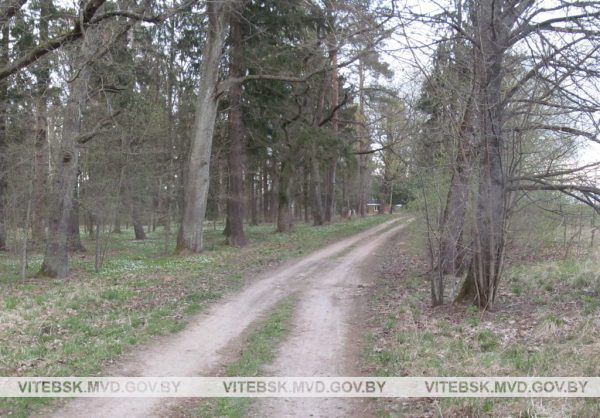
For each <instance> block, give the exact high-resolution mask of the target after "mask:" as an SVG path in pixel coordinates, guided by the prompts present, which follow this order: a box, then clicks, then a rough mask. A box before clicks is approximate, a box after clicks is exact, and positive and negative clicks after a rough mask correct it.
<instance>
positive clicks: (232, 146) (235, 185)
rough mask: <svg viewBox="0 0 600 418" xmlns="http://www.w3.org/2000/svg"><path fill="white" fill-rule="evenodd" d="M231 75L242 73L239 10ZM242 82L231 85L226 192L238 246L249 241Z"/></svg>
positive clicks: (234, 18) (230, 239) (232, 240)
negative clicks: (246, 217)
mask: <svg viewBox="0 0 600 418" xmlns="http://www.w3.org/2000/svg"><path fill="white" fill-rule="evenodd" d="M230 22H231V23H230V26H231V37H230V41H231V49H230V63H229V73H230V77H233V78H241V77H242V76H243V62H242V61H243V55H244V51H243V44H242V22H241V18H240V15H239V12H236V13H231V21H230ZM243 137H244V122H243V119H242V84H241V82H236V83H233V84H232V85H231V87H230V88H229V188H228V193H227V225H228V227H229V228H228V230H227V235H226V241H227V244H229V245H233V246H236V247H242V246H244V245H246V243H247V241H246V236H245V235H244V175H243V167H242V164H243V152H244V147H243V139H244V138H243Z"/></svg>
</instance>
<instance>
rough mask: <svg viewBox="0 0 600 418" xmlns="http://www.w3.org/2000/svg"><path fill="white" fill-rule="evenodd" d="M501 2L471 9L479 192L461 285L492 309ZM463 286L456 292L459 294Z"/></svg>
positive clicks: (500, 234)
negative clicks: (467, 268)
mask: <svg viewBox="0 0 600 418" xmlns="http://www.w3.org/2000/svg"><path fill="white" fill-rule="evenodd" d="M501 7H502V5H501V4H498V3H495V2H494V1H493V0H485V1H482V2H481V3H477V5H476V7H475V8H474V10H473V21H474V22H475V23H476V26H475V30H476V37H477V39H478V40H479V42H480V44H479V45H478V46H477V47H476V48H475V83H476V96H475V97H476V99H477V106H476V108H477V109H478V115H477V129H476V133H477V135H479V143H480V150H479V153H480V155H479V193H478V196H477V215H476V228H477V232H476V235H475V243H474V246H475V248H474V255H473V259H472V262H471V267H470V271H469V274H468V275H467V281H471V282H472V283H466V284H465V285H464V286H463V287H466V288H473V287H474V288H475V295H476V296H475V303H476V304H477V305H478V306H479V307H481V308H483V309H493V307H494V302H495V299H496V296H497V293H498V292H497V290H498V284H499V282H500V277H501V275H502V268H503V262H504V245H505V231H504V229H505V223H506V216H507V210H506V200H505V174H504V170H503V167H502V147H503V137H502V135H503V134H502V129H503V122H504V109H503V107H502V106H503V104H502V78H503V72H502V66H503V57H504V52H505V45H503V44H502V42H503V40H506V39H508V34H507V31H509V30H510V27H506V25H505V24H503V22H501V21H500V20H501V19H502V10H501V9H500V8H501ZM462 293H463V292H461V294H462Z"/></svg>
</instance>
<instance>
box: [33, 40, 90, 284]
mask: <svg viewBox="0 0 600 418" xmlns="http://www.w3.org/2000/svg"><path fill="white" fill-rule="evenodd" d="M80 48H81V50H80V51H83V50H84V48H86V46H85V45H84V44H82V45H81V47H80ZM80 61H81V62H84V61H83V60H77V61H76V62H80ZM89 76H90V71H89V67H88V66H87V65H84V66H83V67H82V69H81V70H80V71H79V73H78V76H77V77H75V79H74V80H73V81H72V83H71V91H70V93H69V98H68V100H67V103H66V105H65V108H64V112H65V113H64V121H63V132H62V141H61V146H60V150H59V153H58V161H56V165H55V167H56V171H57V173H56V175H55V177H54V180H53V181H52V183H53V187H52V193H50V195H49V196H50V199H49V205H48V206H49V220H48V238H47V241H46V251H45V253H44V262H43V263H42V268H41V270H40V274H41V275H44V276H49V277H66V276H67V275H68V274H69V255H68V249H67V245H68V237H69V230H70V225H71V212H72V205H73V190H74V189H75V187H76V185H77V175H78V171H79V144H78V143H77V137H78V136H79V134H80V132H81V113H82V108H83V107H84V106H85V103H86V99H87V87H88V80H89Z"/></svg>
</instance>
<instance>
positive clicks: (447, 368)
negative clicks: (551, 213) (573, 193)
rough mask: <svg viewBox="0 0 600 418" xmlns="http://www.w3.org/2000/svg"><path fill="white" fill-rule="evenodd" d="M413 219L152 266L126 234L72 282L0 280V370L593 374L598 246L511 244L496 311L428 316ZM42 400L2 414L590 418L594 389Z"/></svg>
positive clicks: (257, 238)
mask: <svg viewBox="0 0 600 418" xmlns="http://www.w3.org/2000/svg"><path fill="white" fill-rule="evenodd" d="M421 227H422V226H420V225H419V223H418V222H410V219H409V216H408V215H405V216H402V217H398V218H390V217H371V218H367V219H364V220H358V221H353V222H345V223H339V224H334V225H330V226H327V227H324V228H313V227H310V226H305V225H299V226H298V227H297V229H296V231H295V232H293V233H291V234H286V235H281V234H273V233H271V232H270V231H269V232H267V229H266V227H259V228H258V229H253V228H249V236H250V238H251V245H250V246H249V247H248V248H246V249H244V250H241V251H240V250H238V249H229V248H228V247H226V246H223V245H221V244H219V243H217V242H218V241H219V240H222V238H221V237H220V236H219V235H217V232H216V231H215V232H214V235H213V236H212V237H211V236H210V234H209V242H213V243H214V247H213V248H212V249H210V250H209V251H207V252H206V253H205V254H202V255H199V256H192V257H191V258H190V257H166V256H165V257H164V258H161V257H157V253H156V251H159V250H158V249H157V248H155V249H154V252H153V251H151V250H147V251H146V252H140V251H139V249H130V246H131V245H140V246H145V245H150V244H149V243H145V244H142V243H137V244H131V243H128V244H126V246H125V247H124V248H122V249H121V250H120V252H119V257H121V258H124V259H125V260H124V261H119V262H115V264H114V265H115V266H116V267H115V268H114V269H113V270H111V269H108V270H107V271H108V273H106V276H103V275H101V274H100V275H98V274H95V275H93V274H92V273H89V274H90V275H89V276H86V274H87V273H85V272H86V270H85V269H84V268H81V267H76V270H75V271H76V272H79V274H81V276H80V275H77V274H76V275H75V278H74V279H71V280H69V281H56V282H52V281H50V282H49V283H47V282H40V281H39V280H37V279H30V280H28V281H26V282H24V283H23V282H14V281H13V282H11V285H10V286H8V287H7V290H8V292H5V294H4V295H2V296H0V298H3V299H0V301H1V303H2V304H3V305H0V306H3V309H0V319H1V320H0V340H1V341H0V343H1V344H0V359H1V361H2V363H0V368H2V370H1V374H3V375H56V376H59V375H108V376H110V375H128V376H168V375H171V376H202V375H205V376H277V375H279V376H294V375H295V376H598V375H600V363H598V361H597V358H598V356H599V355H600V298H599V297H598V296H599V294H600V253H598V251H597V249H596V250H590V251H583V252H578V254H579V256H578V257H573V256H572V255H565V254H564V251H563V250H562V249H561V248H560V246H556V247H553V246H552V245H547V246H543V248H542V247H539V248H536V249H532V248H523V247H520V246H519V245H518V244H514V243H513V244H511V246H510V248H509V252H508V254H507V259H508V266H507V271H506V274H505V277H504V281H503V282H502V285H501V293H500V295H499V300H498V305H497V308H496V309H495V310H494V311H493V312H483V313H482V312H480V311H479V310H477V309H475V308H473V307H467V306H453V305H445V306H442V307H438V308H435V309H434V308H431V306H430V301H429V282H428V279H427V269H428V267H427V261H426V260H425V259H424V258H423V254H425V251H424V247H423V245H424V243H423V236H424V234H423V231H422V230H420V228H421ZM119 245H121V244H119ZM159 245H160V244H159ZM319 248H320V249H319ZM116 251H119V250H116ZM310 251H314V252H310ZM307 253H308V255H306V256H304V257H302V258H300V259H298V258H294V257H295V256H298V255H302V254H307ZM115 258H116V259H117V260H118V258H117V254H114V255H113V258H111V259H115ZM290 258H293V259H290ZM111 259H109V261H110V260H111ZM286 259H287V261H285V262H283V263H281V262H282V261H284V260H286ZM88 261H89V260H88ZM136 261H137V263H136ZM0 262H1V260H0ZM108 266H109V267H110V266H111V264H110V263H109V264H108ZM119 266H123V268H127V269H130V270H131V269H132V268H133V269H139V271H134V272H132V271H129V272H126V273H124V272H123V271H122V270H121V268H120V267H119ZM132 266H133V267H132ZM174 266H175V267H174ZM90 278H93V279H94V280H93V281H91V280H90ZM192 278H194V279H195V280H192ZM448 287H450V286H448ZM448 291H449V292H450V289H448ZM447 296H448V297H449V296H450V295H447ZM30 311H33V312H30ZM198 312H199V313H198ZM28 313H29V315H27V314H28ZM36 315H38V316H37V317H36ZM40 315H41V320H36V318H39V317H40ZM11 321H12V322H11ZM19 324H21V325H23V326H22V327H21V328H18V325H19ZM27 344H29V346H28V345H27ZM32 353H33V354H32ZM35 355H37V356H38V357H35ZM27 356H29V357H27ZM25 358H30V359H31V360H30V361H25V360H22V359H25ZM15 359H21V360H19V361H16V360H15ZM11 367H12V368H11ZM2 402H4V403H2ZM43 402H45V401H44V400H43V399H37V400H36V399H32V398H29V399H27V398H17V399H12V400H2V401H0V416H4V415H10V416H26V415H29V414H30V413H31V412H32V411H34V412H35V414H36V416H40V417H42V416H44V417H46V416H55V417H61V418H63V417H79V416H91V417H121V416H124V417H128V418H133V417H137V416H139V417H150V416H159V417H172V418H183V417H186V418H209V417H227V418H238V417H239V418H241V417H245V416H249V417H286V416H297V417H300V416H312V417H327V418H334V417H350V416H352V417H357V418H366V417H375V416H377V417H466V416H468V417H500V416H502V417H503V416H515V417H533V416H544V417H545V416H549V417H566V416H571V417H596V416H597V414H598V410H600V404H599V403H598V401H597V400H594V399H570V400H565V399H519V398H505V399H484V398H480V399H465V398H447V399H430V398H426V399H358V398H355V399H349V398H346V399H344V398H337V399H307V398H291V399H276V398H271V399H248V398H220V399H184V400H180V399H173V400H165V398H161V399H148V398H145V399H124V398H112V399H111V398H96V399H93V398H80V399H76V400H72V401H64V400H63V401H53V402H52V403H51V404H49V405H45V406H44V405H42V403H43ZM40 407H41V408H42V409H40Z"/></svg>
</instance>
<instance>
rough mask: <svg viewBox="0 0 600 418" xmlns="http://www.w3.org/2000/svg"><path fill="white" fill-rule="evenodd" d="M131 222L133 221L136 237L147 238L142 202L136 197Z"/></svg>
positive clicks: (132, 207) (139, 238) (133, 202)
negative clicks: (142, 214)
mask: <svg viewBox="0 0 600 418" xmlns="http://www.w3.org/2000/svg"><path fill="white" fill-rule="evenodd" d="M131 222H132V223H133V233H134V234H135V239H137V240H144V239H146V232H144V224H143V222H142V216H141V214H140V202H139V201H138V200H137V199H135V198H134V199H133V201H132V202H131Z"/></svg>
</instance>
